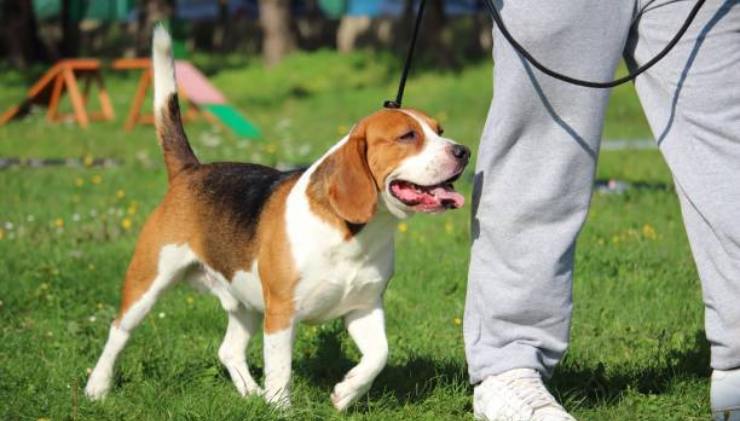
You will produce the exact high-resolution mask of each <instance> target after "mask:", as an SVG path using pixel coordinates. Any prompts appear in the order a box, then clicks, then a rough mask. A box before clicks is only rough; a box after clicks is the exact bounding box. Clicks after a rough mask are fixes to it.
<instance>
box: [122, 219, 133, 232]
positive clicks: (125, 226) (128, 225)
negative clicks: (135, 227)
mask: <svg viewBox="0 0 740 421" xmlns="http://www.w3.org/2000/svg"><path fill="white" fill-rule="evenodd" d="M121 228H123V229H125V230H126V231H128V230H130V229H131V219H130V218H123V219H122V220H121Z"/></svg>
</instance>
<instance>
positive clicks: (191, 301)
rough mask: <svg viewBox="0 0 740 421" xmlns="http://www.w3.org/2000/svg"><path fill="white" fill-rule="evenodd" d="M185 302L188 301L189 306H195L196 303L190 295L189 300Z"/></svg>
mask: <svg viewBox="0 0 740 421" xmlns="http://www.w3.org/2000/svg"><path fill="white" fill-rule="evenodd" d="M185 301H187V302H188V304H193V303H194V302H195V300H194V299H193V297H191V296H189V295H188V298H186V299H185Z"/></svg>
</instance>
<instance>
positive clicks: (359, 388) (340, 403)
mask: <svg viewBox="0 0 740 421" xmlns="http://www.w3.org/2000/svg"><path fill="white" fill-rule="evenodd" d="M353 377H354V376H350V375H347V377H345V379H344V381H343V382H341V383H337V385H336V386H334V392H332V394H331V403H332V404H333V405H334V408H336V409H337V411H344V410H346V409H347V408H349V406H350V405H352V403H353V402H354V401H356V400H357V398H359V397H360V396H362V395H364V394H365V393H366V392H367V391H368V390H370V386H371V385H372V382H370V383H364V384H358V383H357V382H355V381H353Z"/></svg>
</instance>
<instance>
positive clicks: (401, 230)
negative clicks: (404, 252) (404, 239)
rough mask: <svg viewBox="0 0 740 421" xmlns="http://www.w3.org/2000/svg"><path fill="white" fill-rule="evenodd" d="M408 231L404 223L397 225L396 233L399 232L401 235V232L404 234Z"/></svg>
mask: <svg viewBox="0 0 740 421" xmlns="http://www.w3.org/2000/svg"><path fill="white" fill-rule="evenodd" d="M408 230H409V226H408V225H407V224H406V223H404V222H401V223H400V224H398V231H400V232H402V233H403V232H406V231H408Z"/></svg>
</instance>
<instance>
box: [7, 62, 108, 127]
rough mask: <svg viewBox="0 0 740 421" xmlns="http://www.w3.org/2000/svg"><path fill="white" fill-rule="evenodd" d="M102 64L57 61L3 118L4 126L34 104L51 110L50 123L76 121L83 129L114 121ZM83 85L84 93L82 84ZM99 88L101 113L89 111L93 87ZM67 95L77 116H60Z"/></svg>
mask: <svg viewBox="0 0 740 421" xmlns="http://www.w3.org/2000/svg"><path fill="white" fill-rule="evenodd" d="M100 67H101V66H100V61H99V60H96V59H68V60H61V61H59V62H57V64H55V65H54V66H53V67H52V68H51V69H49V70H48V71H47V72H46V73H45V74H44V75H43V76H42V77H41V79H39V80H38V81H37V82H36V83H35V84H34V85H33V86H32V87H31V89H29V90H28V93H27V94H26V98H24V99H23V101H22V102H21V103H20V104H18V105H16V106H14V107H11V108H10V109H9V110H7V111H6V112H5V113H3V114H2V115H0V126H2V125H3V124H5V123H7V122H9V121H10V120H12V119H14V118H16V117H19V116H21V115H23V114H26V113H27V112H28V111H29V109H30V107H31V105H32V104H42V105H46V106H47V107H48V110H47V112H46V119H47V120H48V121H49V122H59V121H65V120H70V119H72V120H74V121H76V122H77V124H79V125H80V127H83V128H84V127H87V126H88V124H89V123H90V121H91V120H112V119H113V116H114V115H113V107H112V106H111V103H110V97H109V96H108V92H107V91H106V89H105V84H104V83H103V77H102V76H101V75H100ZM79 81H82V83H83V89H82V92H80V83H79ZM93 83H95V84H96V85H97V88H98V100H99V102H100V107H101V110H100V111H92V112H90V111H88V109H87V105H88V97H89V95H90V88H91V85H92V84H93ZM65 93H67V94H68V95H69V99H70V102H71V103H72V109H73V113H72V114H71V115H62V114H60V113H59V101H60V100H61V98H62V95H64V94H65Z"/></svg>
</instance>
